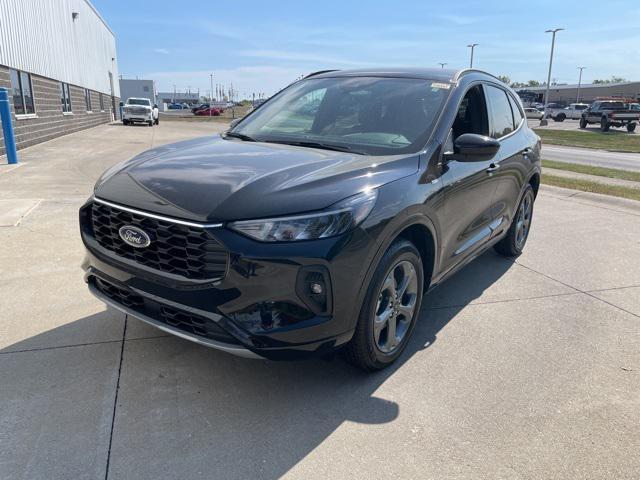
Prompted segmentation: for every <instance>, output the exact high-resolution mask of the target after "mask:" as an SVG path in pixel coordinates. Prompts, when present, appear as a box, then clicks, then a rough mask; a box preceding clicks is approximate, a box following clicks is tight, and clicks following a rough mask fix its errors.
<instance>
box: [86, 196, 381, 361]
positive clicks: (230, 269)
mask: <svg viewBox="0 0 640 480" xmlns="http://www.w3.org/2000/svg"><path fill="white" fill-rule="evenodd" d="M90 208H91V203H87V204H86V205H85V206H84V207H83V208H82V209H81V211H80V217H81V232H82V239H83V241H84V243H85V246H86V248H87V252H86V257H85V260H84V262H83V269H84V271H85V280H86V282H87V283H88V285H89V289H90V290H91V291H92V293H93V294H94V295H96V296H97V297H98V298H100V299H101V300H103V301H104V302H105V303H107V304H109V305H112V306H113V307H115V308H117V309H119V310H121V311H123V312H125V313H127V314H129V315H132V316H134V317H136V318H139V319H141V320H143V321H145V322H147V323H149V324H151V325H154V326H156V327H158V328H161V329H162V330H165V331H168V332H170V333H173V334H175V335H178V336H180V337H183V338H187V339H189V340H193V341H196V342H198V343H201V344H204V345H207V346H210V347H213V348H217V349H219V350H223V351H226V352H229V353H233V354H236V355H240V356H244V357H254V358H255V357H263V358H268V359H273V360H288V359H294V358H300V357H305V356H310V355H318V354H324V353H329V352H330V351H333V350H335V349H336V348H338V347H340V346H341V345H342V344H344V343H346V342H347V341H349V340H350V339H351V336H352V335H353V331H354V328H355V322H356V319H357V316H358V305H359V301H358V300H357V298H358V295H359V291H360V290H361V284H362V281H361V279H362V278H364V275H365V274H366V270H367V266H368V262H367V259H366V257H367V254H368V253H370V251H372V250H375V249H374V248H373V247H374V243H375V242H374V241H373V240H372V238H371V237H370V236H369V235H368V234H367V233H366V232H364V231H362V230H355V231H353V232H350V233H349V234H346V235H344V236H341V237H335V238H331V239H323V240H317V241H306V242H295V243H289V244H283V243H278V244H276V243H274V244H267V243H261V242H256V241H253V240H250V239H248V238H246V237H244V236H242V235H239V234H237V233H235V232H233V231H232V230H229V229H226V228H224V226H222V227H218V228H207V229H206V230H207V233H208V234H209V235H212V236H215V238H216V239H217V241H218V242H219V243H220V244H222V245H224V247H225V248H226V249H227V251H228V264H227V268H226V272H225V274H224V276H223V278H221V279H217V280H210V279H204V280H202V279H200V280H192V279H187V278H181V277H179V276H176V275H172V274H167V273H163V272H160V271H158V270H154V269H149V268H148V267H145V266H144V265H139V264H136V262H134V261H131V260H129V259H127V258H121V257H118V256H117V255H115V254H114V253H113V252H110V251H108V250H106V249H104V248H102V247H101V246H100V245H99V244H98V243H97V242H96V239H95V238H93V237H92V235H91V232H90V228H87V215H88V210H89V209H90ZM309 279H316V280H319V281H321V283H322V284H323V285H324V291H325V297H324V299H323V300H324V301H317V298H314V297H310V296H309V294H308V291H307V289H306V286H307V283H308V282H309V281H310V280H309ZM100 282H102V284H103V285H104V283H105V282H106V283H107V284H108V285H111V286H113V288H117V289H122V290H123V292H124V295H125V296H126V295H134V296H135V298H136V301H135V302H133V303H131V302H130V301H128V303H129V304H128V305H127V304H126V303H127V301H125V302H123V301H122V299H121V298H119V297H117V296H116V297H114V296H113V295H111V296H109V295H107V294H106V293H105V291H104V289H101V288H100V287H101V285H100ZM163 308H164V309H165V310H166V309H167V308H169V309H173V310H175V311H178V312H179V315H183V314H184V315H187V316H189V317H190V318H191V317H194V318H196V320H195V321H192V320H189V322H182V321H179V322H176V321H173V320H174V319H169V320H168V319H167V318H166V316H165V315H162V309H163ZM194 322H195V323H194ZM207 325H209V326H211V327H215V328H208V327H207Z"/></svg>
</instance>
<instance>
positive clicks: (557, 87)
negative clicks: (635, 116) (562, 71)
mask: <svg viewBox="0 0 640 480" xmlns="http://www.w3.org/2000/svg"><path fill="white" fill-rule="evenodd" d="M634 83H637V84H640V81H631V82H619V83H582V84H581V85H580V88H581V89H582V88H602V87H623V86H626V85H632V84H634ZM546 88H547V86H546V85H540V86H538V87H518V88H517V89H516V90H518V91H520V90H531V91H538V90H542V91H544V90H546ZM571 88H578V84H577V83H572V84H567V85H550V86H549V90H569V89H571Z"/></svg>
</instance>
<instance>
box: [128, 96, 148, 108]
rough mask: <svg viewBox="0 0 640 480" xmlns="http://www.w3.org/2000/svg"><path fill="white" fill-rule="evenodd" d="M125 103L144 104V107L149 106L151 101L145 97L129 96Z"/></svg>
mask: <svg viewBox="0 0 640 480" xmlns="http://www.w3.org/2000/svg"><path fill="white" fill-rule="evenodd" d="M127 105H144V106H145V107H150V106H151V102H150V101H149V100H147V99H146V98H130V99H128V100H127Z"/></svg>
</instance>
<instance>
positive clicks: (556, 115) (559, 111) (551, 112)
mask: <svg viewBox="0 0 640 480" xmlns="http://www.w3.org/2000/svg"><path fill="white" fill-rule="evenodd" d="M587 108H589V105H587V104H586V103H571V104H569V106H568V107H564V108H548V109H547V118H553V119H554V120H555V121H556V122H564V121H565V120H566V119H567V118H572V119H574V120H578V119H579V118H580V117H581V116H582V112H584V111H585V110H586V109H587Z"/></svg>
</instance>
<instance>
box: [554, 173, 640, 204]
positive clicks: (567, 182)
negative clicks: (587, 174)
mask: <svg viewBox="0 0 640 480" xmlns="http://www.w3.org/2000/svg"><path fill="white" fill-rule="evenodd" d="M542 183H544V184H546V185H553V186H555V187H562V188H570V189H572V190H581V191H583V192H593V193H602V194H604V195H611V196H613V197H621V198H628V199H630V200H638V201H640V189H638V188H628V187H620V186H617V185H605V184H603V183H597V182H591V181H588V180H579V179H575V178H565V177H556V176H554V175H548V174H546V173H543V174H542Z"/></svg>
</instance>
